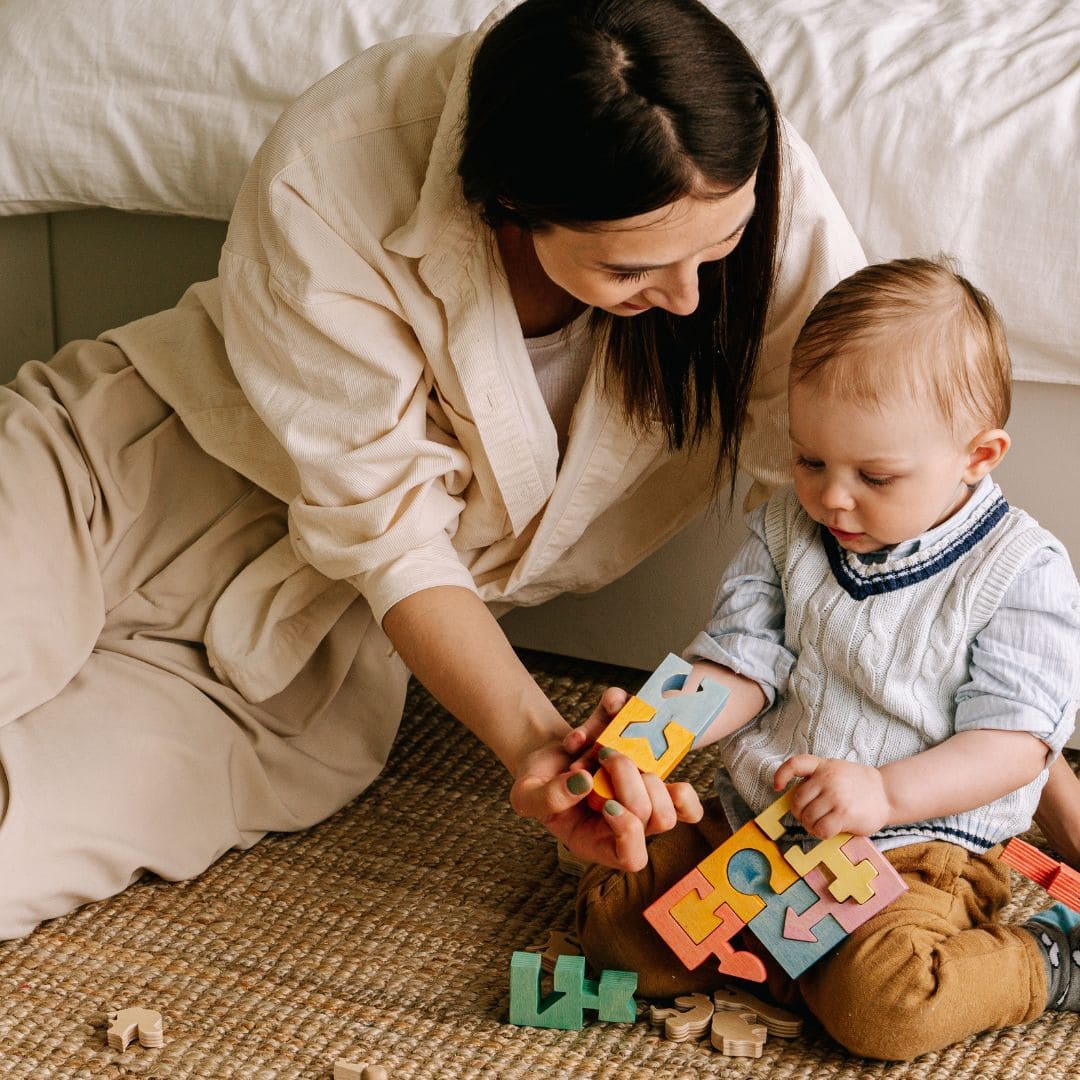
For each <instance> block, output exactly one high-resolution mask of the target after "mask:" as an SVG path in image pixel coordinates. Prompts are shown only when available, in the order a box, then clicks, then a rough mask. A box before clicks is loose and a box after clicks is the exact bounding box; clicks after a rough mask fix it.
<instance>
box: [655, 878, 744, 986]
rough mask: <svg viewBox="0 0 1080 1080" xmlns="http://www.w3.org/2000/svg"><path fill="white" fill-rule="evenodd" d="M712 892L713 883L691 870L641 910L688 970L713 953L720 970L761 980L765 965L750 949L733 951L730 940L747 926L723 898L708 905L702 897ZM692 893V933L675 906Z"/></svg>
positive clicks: (688, 919)
mask: <svg viewBox="0 0 1080 1080" xmlns="http://www.w3.org/2000/svg"><path fill="white" fill-rule="evenodd" d="M713 892H714V889H713V885H712V883H711V882H710V881H709V880H708V879H707V878H706V877H705V876H704V875H703V874H702V873H701V871H700V870H696V869H695V870H691V871H690V873H689V874H687V875H686V876H685V877H683V878H681V879H680V880H679V881H677V882H676V883H675V884H674V885H673V886H672V887H671V888H670V889H668V891H667V892H666V893H664V895H663V896H661V897H659V898H658V899H657V900H654V901H653V902H652V904H650V905H649V906H648V907H647V908H646V909H645V911H644V912H643V914H644V916H645V918H646V920H647V921H648V922H649V924H650V925H651V926H652V927H653V929H654V930H655V931H656V932H657V933H658V934H659V935H660V936H661V937H662V938H663V939H664V941H665V942H667V945H668V947H669V948H670V949H671V951H672V952H673V953H675V955H676V956H677V957H678V958H679V959H680V960H681V961H682V963H683V966H684V967H686V968H688V969H689V970H691V971H692V970H693V969H694V968H696V967H698V966H699V965H700V964H703V963H704V962H705V961H706V960H708V959H709V958H710V957H716V959H717V960H719V961H720V963H719V970H720V971H722V972H724V973H725V974H727V975H731V976H732V977H733V978H737V979H749V980H751V981H752V982H764V981H765V965H764V964H762V962H761V960H760V959H759V958H758V957H756V956H754V954H753V953H749V952H741V951H736V950H735V949H734V948H732V946H731V945H730V944H729V942H730V941H731V939H732V938H733V937H734V936H735V935H736V934H737V933H738V932H739V931H740V930H742V929H743V927H744V926H746V923H745V921H744V920H742V919H740V918H739V917H738V915H736V914H735V912H734V911H732V910H731V908H730V907H729V906H728V905H727V904H726V903H723V902H722V901H720V902H718V904H717V905H716V906H714V907H709V905H708V902H707V901H706V900H705V897H706V896H709V895H711V894H712V893H713ZM691 896H696V898H697V906H696V907H693V908H692V909H691V910H690V912H689V915H688V917H687V921H688V922H689V923H690V925H691V926H692V927H693V928H694V929H693V934H692V935H691V934H690V933H688V932H687V929H686V927H685V926H684V925H683V923H681V922H680V921H679V920H678V919H677V918H676V909H677V908H679V907H680V906H681V905H682V902H683V901H684V900H685V899H686V898H687V897H691Z"/></svg>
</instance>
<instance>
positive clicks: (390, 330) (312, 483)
mask: <svg viewBox="0 0 1080 1080" xmlns="http://www.w3.org/2000/svg"><path fill="white" fill-rule="evenodd" d="M327 242H328V243H329V242H330V238H327ZM338 243H339V244H340V241H338ZM345 257H347V256H346V255H345V254H343V255H342V258H345ZM353 257H354V258H355V259H356V261H357V266H356V273H355V275H353V280H354V282H356V283H357V285H358V286H359V287H360V288H361V290H364V289H366V291H367V293H368V295H367V296H363V295H342V294H340V293H339V294H337V295H329V296H325V297H324V298H322V299H321V302H314V301H313V300H311V299H310V298H304V299H301V298H298V297H297V296H295V295H294V294H293V293H292V292H290V291H289V290H287V289H286V288H285V287H284V286H283V285H282V284H281V283H280V282H279V281H277V280H276V279H275V278H274V277H273V276H272V275H271V273H270V271H269V269H268V267H267V266H266V265H264V264H262V263H261V262H259V261H257V260H251V259H247V258H244V257H242V256H237V255H231V256H230V254H229V253H228V252H226V254H225V255H224V256H223V259H222V281H223V308H224V316H225V324H226V332H227V341H228V347H229V357H230V361H231V363H232V365H233V368H234V370H235V372H236V376H237V379H238V381H239V382H240V384H241V385H242V386H243V388H244V390H245V393H246V394H247V396H248V398H249V400H250V401H251V403H252V406H253V407H254V408H255V410H256V411H257V412H258V413H259V415H260V417H261V418H262V420H263V422H264V423H265V424H266V426H267V428H268V429H269V430H270V431H271V432H272V433H273V435H274V436H275V438H276V439H277V440H278V441H279V442H280V443H281V445H282V446H283V447H284V449H285V451H286V452H287V453H288V455H289V457H290V458H291V460H292V461H293V462H294V464H295V466H296V469H297V473H298V475H299V480H300V494H299V496H297V497H296V498H295V499H294V500H293V501H292V503H291V504H290V507H289V524H290V532H291V535H292V539H293V545H294V548H295V550H296V552H297V554H298V555H299V556H300V557H301V558H302V559H304V560H305V561H306V562H308V563H310V564H311V565H312V566H313V567H315V568H316V569H317V570H319V571H320V572H321V573H323V574H325V575H326V576H327V577H329V578H332V579H335V580H339V579H348V580H349V581H351V582H352V583H353V584H354V585H355V586H356V587H357V588H358V589H359V590H360V591H361V592H362V593H363V595H364V596H365V597H366V598H367V599H368V600H369V601H370V602H371V604H372V607H373V609H376V611H377V613H379V614H380V617H381V613H384V612H385V610H386V609H387V608H388V607H390V606H392V605H393V603H396V602H397V600H399V599H402V598H403V597H404V596H405V595H408V593H410V592H415V591H417V589H418V588H425V587H428V586H429V585H435V584H461V585H467V587H470V588H473V587H474V586H473V585H472V579H471V576H470V575H469V573H468V571H467V570H466V569H465V567H464V566H463V565H462V564H461V562H460V560H459V558H458V556H457V554H456V552H455V551H454V548H453V545H452V542H451V541H452V537H453V535H454V533H455V532H456V529H457V524H458V519H459V517H460V514H461V510H462V508H463V506H464V491H465V488H466V487H467V486H468V483H469V481H470V479H471V478H472V466H471V463H470V461H469V459H468V456H467V455H466V454H465V452H464V451H463V450H462V448H461V447H460V445H459V444H458V443H457V442H456V441H455V440H454V439H452V438H451V437H450V436H449V435H447V434H446V433H445V432H444V431H442V430H441V429H439V428H438V427H436V426H434V425H432V424H431V423H430V422H429V416H428V395H429V392H430V389H431V385H430V384H431V379H430V374H429V369H428V367H427V365H426V361H425V358H424V355H423V353H422V351H421V348H420V346H419V343H418V342H417V340H416V338H415V336H414V334H413V333H412V331H411V330H410V328H409V326H408V324H407V323H406V321H405V320H404V319H403V318H402V317H401V316H400V314H398V313H397V312H395V311H394V310H393V305H394V303H395V301H394V298H393V296H392V293H391V290H390V288H389V286H388V285H387V283H386V282H385V281H382V280H381V279H380V278H379V276H378V275H377V274H376V273H375V272H374V271H373V270H372V269H371V267H370V266H367V265H366V264H363V263H362V261H361V260H360V259H359V258H358V257H357V256H355V254H354V256H353ZM364 282H366V285H364V284H363V283H364ZM383 293H385V294H386V295H385V296H383V295H381V294H383ZM406 581H409V582H410V584H409V585H408V586H406Z"/></svg>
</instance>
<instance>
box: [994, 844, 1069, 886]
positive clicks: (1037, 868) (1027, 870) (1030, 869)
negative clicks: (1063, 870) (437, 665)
mask: <svg viewBox="0 0 1080 1080" xmlns="http://www.w3.org/2000/svg"><path fill="white" fill-rule="evenodd" d="M1001 861H1002V862H1003V863H1005V864H1006V865H1007V866H1011V867H1012V868H1013V869H1014V870H1016V871H1017V872H1018V873H1021V874H1023V875H1024V877H1026V878H1031V880H1032V881H1034V882H1035V884H1036V885H1041V886H1042V887H1043V888H1044V889H1045V888H1047V887H1048V886H1049V884H1050V881H1051V879H1052V878H1053V876H1054V873H1055V871H1056V870H1057V868H1058V867H1059V866H1060V865H1061V864H1060V863H1059V862H1058V861H1057V859H1052V858H1051V857H1050V856H1049V855H1047V854H1046V853H1045V852H1043V851H1040V850H1039V849H1038V848H1037V847H1034V846H1033V845H1031V844H1029V843H1027V842H1026V841H1025V840H1021V839H1020V838H1019V837H1016V836H1014V837H1013V838H1012V839H1011V840H1010V841H1009V842H1008V843H1007V844H1006V845H1005V847H1004V848H1003V849H1002V852H1001Z"/></svg>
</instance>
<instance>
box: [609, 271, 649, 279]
mask: <svg viewBox="0 0 1080 1080" xmlns="http://www.w3.org/2000/svg"><path fill="white" fill-rule="evenodd" d="M648 272H649V271H648V270H612V271H610V272H609V274H608V277H610V278H614V280H615V281H640V280H641V279H642V278H643V277H645V276H646V275H647V274H648Z"/></svg>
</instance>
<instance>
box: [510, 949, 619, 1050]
mask: <svg viewBox="0 0 1080 1080" xmlns="http://www.w3.org/2000/svg"><path fill="white" fill-rule="evenodd" d="M540 967H541V964H540V956H539V955H538V954H537V953H530V952H515V953H514V954H513V956H512V957H511V958H510V1023H511V1024H518V1025H521V1026H528V1027H542V1028H558V1029H559V1030H560V1031H577V1030H579V1029H580V1028H581V1026H582V1024H583V1023H584V1018H583V1011H584V1010H585V1009H593V1010H596V1011H597V1012H598V1013H599V1016H600V1019H601V1020H607V1021H614V1022H616V1023H631V1024H632V1023H633V1022H634V1020H636V1019H637V1006H636V1002H635V1001H634V991H635V990H636V989H637V975H636V974H635V973H634V972H632V971H616V970H611V971H604V972H602V973H601V976H600V982H599V983H597V982H596V981H595V980H593V979H586V978H585V957H583V956H567V955H563V956H560V957H559V958H558V959H557V960H556V962H555V977H554V990H553V992H552V993H550V994H548V995H547V996H543V995H542V993H541V989H540Z"/></svg>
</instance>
